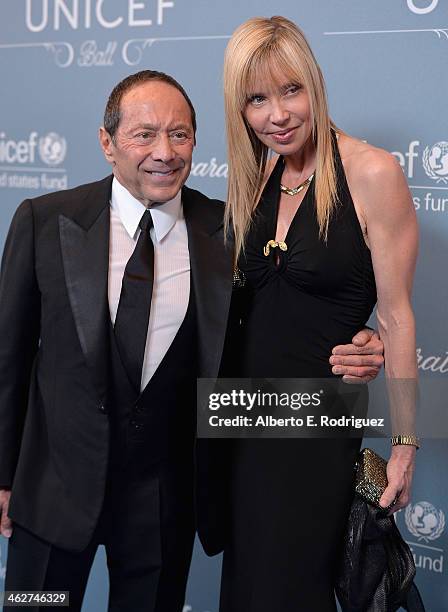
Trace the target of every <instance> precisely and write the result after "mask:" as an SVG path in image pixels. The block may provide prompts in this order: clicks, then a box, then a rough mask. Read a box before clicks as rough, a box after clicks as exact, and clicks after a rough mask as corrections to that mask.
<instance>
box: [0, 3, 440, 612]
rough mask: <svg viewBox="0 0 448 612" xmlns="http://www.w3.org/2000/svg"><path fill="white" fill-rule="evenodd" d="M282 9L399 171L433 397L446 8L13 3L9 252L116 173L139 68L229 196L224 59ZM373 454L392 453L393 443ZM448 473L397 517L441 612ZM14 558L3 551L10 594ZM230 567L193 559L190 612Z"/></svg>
mask: <svg viewBox="0 0 448 612" xmlns="http://www.w3.org/2000/svg"><path fill="white" fill-rule="evenodd" d="M273 12H274V13H275V14H279V15H284V16H286V17H288V18H290V19H292V20H294V21H295V22H296V23H297V24H298V25H299V26H300V27H301V28H302V29H303V30H304V31H305V33H306V35H307V36H308V39H309V41H310V43H311V46H312V48H313V50H314V51H315V53H316V56H317V59H318V61H319V63H320V65H321V67H322V70H323V73H324V76H325V79H326V82H327V87H328V95H329V101H330V109H331V114H332V117H333V119H334V121H335V122H336V124H337V125H338V126H340V127H341V128H342V129H343V130H345V131H347V132H348V133H349V134H351V135H353V136H356V137H358V138H361V139H365V140H367V141H368V142H370V143H371V144H373V145H376V146H379V147H382V148H384V149H386V150H388V151H390V152H391V153H393V154H394V155H395V156H396V158H397V159H398V161H399V162H400V164H401V166H402V168H403V172H404V174H405V176H406V178H407V180H408V182H409V187H410V189H411V192H412V195H413V199H414V204H415V209H416V211H417V215H418V220H419V224H420V232H421V247H420V256H419V263H418V268H417V275H416V283H415V292H414V307H415V313H416V319H417V346H418V362H419V370H420V373H421V376H422V377H424V378H425V380H426V382H427V384H426V385H425V389H428V388H429V389H431V381H434V387H435V388H437V389H440V388H441V385H442V388H443V386H444V385H443V379H444V378H445V377H447V376H448V328H447V323H446V312H447V311H446V305H447V303H448V278H447V274H446V262H447V256H448V238H447V234H448V121H447V107H446V102H447V99H448V79H447V66H448V3H447V1H446V0H370V1H369V2H359V0H313V1H306V0H277V1H276V2H275V3H272V2H271V1H270V0H246V2H236V1H235V2H234V1H232V0H230V1H227V2H219V1H210V0H188V1H185V0H140V1H136V0H4V1H3V2H2V3H1V5H0V32H1V36H0V74H1V81H2V88H1V96H0V108H1V112H0V189H1V191H0V193H1V209H0V244H1V245H3V242H4V239H5V236H6V232H7V229H8V226H9V223H10V221H11V218H12V215H13V212H14V210H15V209H16V207H17V206H18V204H19V203H20V202H21V201H22V200H23V199H25V198H28V197H34V196H37V195H39V194H41V193H45V192H49V191H55V190H59V189H65V188H69V187H73V186H75V185H78V184H81V183H86V182H89V181H93V180H96V179H98V178H100V177H102V176H105V175H106V174H108V173H109V167H108V166H107V164H106V163H105V161H104V159H103V155H102V153H101V151H100V147H99V144H98V140H97V131H98V127H99V125H100V124H101V121H102V113H103V109H104V105H105V101H106V99H107V96H108V94H109V92H110V91H111V89H112V87H113V86H114V85H115V84H116V83H117V82H118V81H119V80H120V79H122V78H123V77H125V76H126V75H128V74H130V73H133V72H137V71H138V70H142V69H148V68H149V69H156V70H162V71H165V72H167V73H169V74H171V75H173V76H174V77H175V78H176V79H178V80H179V81H180V82H181V83H182V84H183V85H184V86H185V88H186V90H187V91H188V92H189V94H190V95H191V98H192V101H193V103H194V105H195V107H196V110H197V114H198V124H199V129H198V139H197V147H196V150H195V154H194V164H193V169H192V173H191V176H190V179H189V182H188V184H189V185H190V186H191V187H194V188H196V189H199V190H200V191H203V192H205V193H206V194H207V195H209V196H212V197H219V198H222V199H223V198H224V197H225V193H226V176H227V165H226V153H225V137H224V118H223V101H222V64H223V53H224V49H225V46H226V44H227V40H228V38H229V36H230V34H231V33H232V32H233V30H234V29H235V28H236V27H237V26H238V25H239V24H240V23H241V22H243V21H244V20H246V19H247V18H249V17H252V16H256V15H263V16H270V15H272V14H273ZM399 231H400V228H399V227H397V232H399ZM372 325H375V321H374V320H373V321H372ZM428 381H429V383H428ZM425 393H428V392H427V391H426V390H425ZM438 393H440V391H438ZM424 399H425V400H426V401H428V398H424ZM429 401H430V398H429ZM423 406H424V402H423ZM445 432H446V428H445ZM369 445H372V444H370V443H369ZM373 446H374V447H375V448H377V449H378V450H379V451H380V452H382V454H383V455H386V454H387V452H388V448H387V444H386V443H385V442H379V441H376V442H374V443H373ZM447 464H448V443H447V439H446V437H440V438H438V439H437V438H436V436H435V435H432V436H431V437H428V439H425V440H423V445H422V449H421V450H420V451H419V453H418V464H417V475H416V478H415V482H414V488H413V495H412V501H411V504H410V505H409V506H408V508H406V509H405V510H404V511H401V512H400V513H399V514H398V516H397V523H398V525H399V528H400V530H401V533H402V534H403V536H404V538H405V539H406V540H407V541H408V543H409V545H410V546H411V548H412V551H413V554H414V556H415V562H416V565H417V568H418V569H417V579H416V581H417V584H418V586H419V588H420V589H421V592H422V595H423V597H424V599H425V603H426V606H427V610H428V611H430V612H443V611H444V610H448V525H447V524H446V517H447V515H448V489H447V487H446V467H447ZM304 503H305V501H304ZM310 512H312V508H310ZM303 529H304V531H305V530H306V529H307V525H306V524H304V525H303ZM316 554H318V551H316ZM6 556H7V551H6V546H5V540H4V539H2V540H1V542H0V590H2V587H3V578H4V574H5V564H6ZM219 566H220V559H207V558H206V557H205V556H204V554H203V553H202V551H201V549H200V547H199V545H198V546H197V547H196V549H195V554H194V559H193V565H192V569H191V575H190V581H189V587H188V594H187V601H186V603H185V608H184V612H216V611H217V609H218V584H219V570H220V567H219ZM106 598H107V577H106V571H105V564H104V559H103V556H102V551H101V550H100V552H99V553H98V558H97V559H96V562H95V565H94V569H93V572H92V575H91V577H90V581H89V587H88V592H87V595H86V600H85V605H84V609H85V611H86V612H98V611H99V610H101V609H105V606H106ZM273 612H276V611H274V610H273Z"/></svg>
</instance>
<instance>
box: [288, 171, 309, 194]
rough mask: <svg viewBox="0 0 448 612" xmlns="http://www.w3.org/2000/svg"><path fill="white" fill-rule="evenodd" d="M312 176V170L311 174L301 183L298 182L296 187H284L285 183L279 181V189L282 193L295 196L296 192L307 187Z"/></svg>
mask: <svg viewBox="0 0 448 612" xmlns="http://www.w3.org/2000/svg"><path fill="white" fill-rule="evenodd" d="M313 176H314V172H313V174H312V175H311V176H309V177H308V178H307V179H306V181H303V183H300V185H297V187H286V185H283V183H280V191H281V192H282V193H286V194H287V195H289V196H296V195H297V194H298V193H300V192H301V191H302V189H305V187H308V185H309V184H310V183H311V181H312V180H313Z"/></svg>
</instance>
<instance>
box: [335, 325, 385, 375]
mask: <svg viewBox="0 0 448 612" xmlns="http://www.w3.org/2000/svg"><path fill="white" fill-rule="evenodd" d="M383 355H384V345H383V343H382V342H381V340H380V338H379V336H378V334H377V332H375V331H373V330H372V329H363V330H362V331H360V332H358V333H357V334H356V336H354V338H353V339H352V344H340V345H338V346H335V347H334V349H333V353H332V355H331V357H330V363H331V365H332V366H333V368H332V372H333V374H343V377H342V380H343V381H344V382H346V383H368V382H370V381H372V380H373V379H374V378H376V377H377V376H378V373H379V371H380V370H381V366H382V365H383V363H384V356H383Z"/></svg>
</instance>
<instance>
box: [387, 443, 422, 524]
mask: <svg viewBox="0 0 448 612" xmlns="http://www.w3.org/2000/svg"><path fill="white" fill-rule="evenodd" d="M416 450H417V449H416V448H415V446H410V445H407V444H401V445H397V446H393V447H392V452H391V455H390V459H389V462H388V464H387V480H388V483H389V484H388V486H387V488H386V490H385V491H384V493H383V495H382V496H381V499H380V506H382V507H383V508H387V507H388V506H389V505H390V504H391V503H392V502H393V501H394V500H396V502H395V504H394V505H393V506H392V507H391V508H390V510H389V514H393V513H394V512H396V511H397V510H400V509H401V508H405V507H406V506H407V505H408V503H409V501H410V499H411V485H412V476H413V474H414V467H415V453H416Z"/></svg>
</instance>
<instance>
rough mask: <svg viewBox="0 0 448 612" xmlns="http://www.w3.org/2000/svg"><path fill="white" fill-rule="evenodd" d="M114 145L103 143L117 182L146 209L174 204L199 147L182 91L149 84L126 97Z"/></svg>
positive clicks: (108, 140) (103, 138)
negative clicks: (196, 146) (164, 203)
mask: <svg viewBox="0 0 448 612" xmlns="http://www.w3.org/2000/svg"><path fill="white" fill-rule="evenodd" d="M120 111H121V119H120V124H119V126H118V129H117V131H116V133H115V138H114V141H112V139H111V138H110V136H109V134H108V133H107V132H106V131H105V129H104V128H101V130H100V142H101V146H102V148H103V151H104V154H105V156H106V159H107V161H109V162H110V163H112V166H113V173H114V175H115V177H116V178H117V180H118V181H119V182H120V183H121V184H122V185H123V186H124V187H126V189H127V190H128V191H129V192H130V193H131V194H132V195H133V196H134V197H135V198H137V200H139V201H140V202H142V204H144V205H145V206H152V205H153V204H154V203H162V202H168V200H172V199H173V198H174V197H175V196H176V194H177V193H178V191H179V190H180V188H181V187H182V185H183V184H184V183H185V181H186V180H187V178H188V175H189V174H190V168H191V158H192V154H193V147H194V132H193V125H192V122H191V111H190V107H189V106H188V104H187V101H186V100H185V98H184V97H183V95H182V94H181V92H180V91H178V90H177V89H176V88H175V87H173V86H172V85H169V84H168V83H164V82H162V81H148V82H146V83H142V84H141V85H137V86H136V87H134V88H132V89H131V90H130V91H128V92H126V93H125V94H124V95H123V98H122V100H121V104H120Z"/></svg>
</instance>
